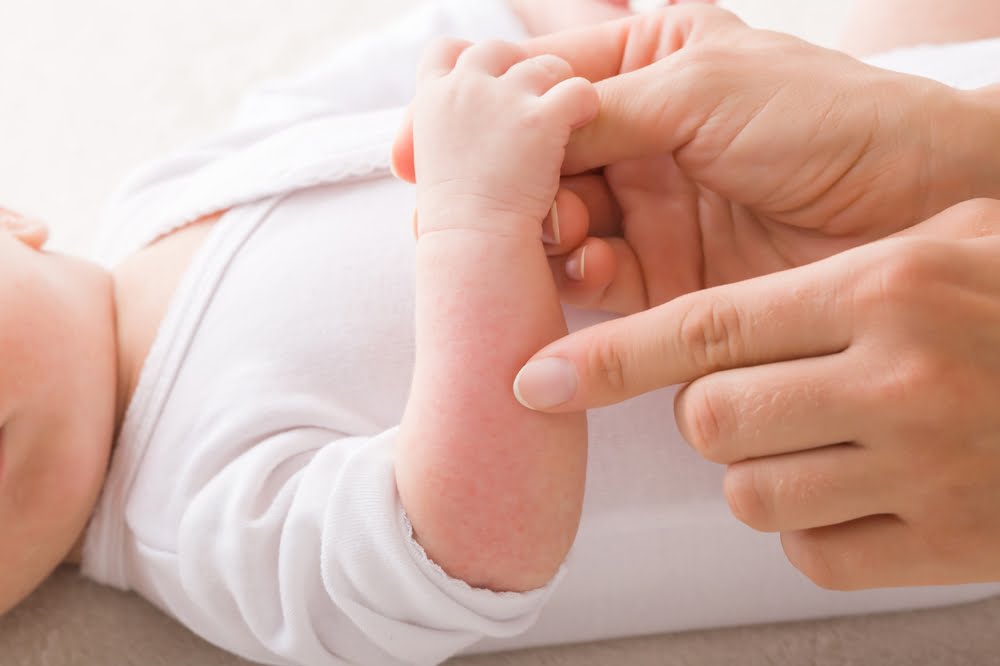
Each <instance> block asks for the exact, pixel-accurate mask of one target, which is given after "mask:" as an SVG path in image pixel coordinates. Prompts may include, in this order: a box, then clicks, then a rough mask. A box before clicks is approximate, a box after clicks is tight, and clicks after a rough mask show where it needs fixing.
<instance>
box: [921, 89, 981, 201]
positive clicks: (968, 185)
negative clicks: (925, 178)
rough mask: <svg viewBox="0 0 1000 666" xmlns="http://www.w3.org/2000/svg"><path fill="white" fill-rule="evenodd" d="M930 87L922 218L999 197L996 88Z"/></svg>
mask: <svg viewBox="0 0 1000 666" xmlns="http://www.w3.org/2000/svg"><path fill="white" fill-rule="evenodd" d="M935 88H936V91H935V95H936V97H937V99H936V100H935V102H934V103H932V104H930V105H929V108H931V109H932V110H933V111H932V115H931V116H930V117H928V118H926V119H925V122H928V123H929V124H930V125H931V128H932V129H931V131H932V136H933V140H932V141H931V143H930V147H931V150H932V151H933V154H932V155H931V156H930V163H931V164H932V169H931V170H930V176H931V177H930V181H929V183H928V187H929V188H930V190H931V191H930V192H929V193H928V199H927V201H928V204H929V205H930V206H931V208H932V209H931V210H927V211H925V212H926V213H927V215H926V217H930V216H932V215H936V214H937V213H939V212H941V211H942V210H944V209H946V208H949V207H951V206H953V205H955V204H957V203H961V202H962V201H967V200H969V199H978V198H991V199H1000V88H993V89H982V90H973V91H964V90H956V89H954V88H949V87H947V86H943V85H942V86H935ZM934 195H936V196H934Z"/></svg>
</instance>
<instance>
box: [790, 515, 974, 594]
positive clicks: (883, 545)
mask: <svg viewBox="0 0 1000 666" xmlns="http://www.w3.org/2000/svg"><path fill="white" fill-rule="evenodd" d="M781 545H782V547H783V548H784V550H785V555H786V557H788V561H789V562H791V563H792V565H793V566H794V567H795V568H796V569H798V570H799V571H801V572H802V573H804V574H805V575H806V576H807V577H808V578H810V579H811V580H812V581H813V582H814V583H816V584H817V585H819V586H820V587H823V588H827V589H830V590H844V591H849V590H862V589H867V588H874V587H903V586H910V585H948V584H954V583H963V582H968V580H961V579H958V578H955V579H949V578H948V577H946V576H944V575H943V574H942V573H941V572H940V571H937V570H936V569H935V567H934V564H935V559H934V558H933V557H932V556H931V554H929V553H928V552H927V551H928V545H927V542H926V540H925V539H923V538H921V535H920V534H919V533H918V532H916V531H915V530H913V529H911V528H910V526H909V525H908V524H907V523H906V522H905V521H903V520H902V519H900V518H899V517H897V516H892V515H879V516H870V517H867V518H862V519H859V520H854V521H851V522H848V523H842V524H840V525H831V526H828V527H820V528H816V529H810V530H804V531H799V532H786V533H784V534H782V535H781Z"/></svg>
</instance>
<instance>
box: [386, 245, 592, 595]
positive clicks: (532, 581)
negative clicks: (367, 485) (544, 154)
mask: <svg viewBox="0 0 1000 666" xmlns="http://www.w3.org/2000/svg"><path fill="white" fill-rule="evenodd" d="M416 281H417V313H416V317H417V322H416V324H417V361H416V368H415V372H414V378H413V385H412V389H411V394H410V400H409V403H408V406H407V410H406V415H405V417H404V420H403V425H402V429H401V434H400V436H401V440H400V446H399V450H398V454H397V459H396V477H397V482H398V485H399V491H400V495H401V498H402V501H403V504H404V506H405V507H406V510H407V513H408V515H409V518H410V521H411V523H412V524H413V526H414V532H415V535H416V538H417V540H418V541H419V542H420V544H421V545H422V546H423V547H424V549H425V550H426V551H427V553H428V555H429V556H430V557H431V559H433V560H434V561H435V562H437V563H438V564H439V565H440V566H441V567H442V568H443V569H444V570H445V571H446V572H448V573H449V574H450V575H452V576H454V577H456V578H460V579H463V580H465V581H467V582H469V583H470V584H471V585H473V586H477V587H486V588H490V589H496V590H513V591H523V590H529V589H533V588H537V587H540V586H542V585H544V584H545V583H546V582H547V581H548V580H549V579H550V578H551V577H552V576H553V575H554V574H555V572H556V571H557V570H558V567H559V565H560V564H561V562H562V560H563V559H564V558H565V556H566V553H567V552H568V550H569V548H570V546H571V544H572V541H573V538H574V536H575V534H576V528H577V525H578V521H579V515H580V510H581V507H582V501H583V488H584V481H585V470H586V446H587V441H586V439H587V433H586V417H585V416H584V415H582V414H580V415H560V416H552V415H543V414H538V413H533V412H531V411H529V410H527V409H525V408H524V407H522V406H521V405H520V404H519V403H518V402H517V401H516V400H515V398H514V395H513V392H512V389H511V387H512V385H513V381H514V377H515V375H516V373H517V371H518V370H519V368H520V367H521V365H522V364H523V363H524V361H525V360H527V359H528V358H530V357H531V355H532V354H533V353H535V352H536V351H537V350H538V349H541V348H542V347H544V346H545V345H546V344H548V343H549V342H551V341H553V340H555V339H557V338H559V337H562V336H563V335H565V334H566V324H565V320H564V317H563V314H562V310H561V307H560V306H559V300H558V296H557V293H556V290H555V286H554V283H553V280H552V276H551V273H550V271H549V266H548V262H547V260H546V257H545V253H544V250H543V249H542V246H541V243H540V242H539V241H538V240H537V237H536V238H534V239H533V238H532V237H531V234H525V233H523V231H522V232H521V233H518V234H512V235H509V236H508V235H495V234H490V233H487V232H482V231H475V230H447V231H439V232H435V233H430V234H427V235H425V236H423V237H422V238H421V239H420V241H419V243H418V248H417V278H416Z"/></svg>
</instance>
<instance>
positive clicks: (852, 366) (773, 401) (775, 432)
mask: <svg viewBox="0 0 1000 666" xmlns="http://www.w3.org/2000/svg"><path fill="white" fill-rule="evenodd" d="M855 356H856V355H852V353H851V352H850V351H848V352H846V353H843V354H833V355H830V356H820V357H812V358H804V359H798V360H794V361H785V362H782V363H771V364H768V365H759V366H755V367H750V368H736V369H734V370H725V371H723V372H716V373H714V374H711V375H708V376H707V377H701V378H699V379H696V380H694V381H693V382H691V383H690V384H688V385H687V386H685V387H684V388H683V389H682V390H681V392H680V393H678V394H677V399H676V400H675V402H674V412H675V414H676V418H677V427H678V428H679V430H680V432H681V434H682V435H684V438H685V439H686V440H687V441H688V442H689V443H690V444H691V446H693V447H694V448H695V449H696V450H697V451H698V453H699V454H701V456H702V457H703V458H706V459H707V460H710V461H712V462H716V463H719V464H722V465H730V464H733V463H736V462H739V461H742V460H747V459H750V458H761V457H764V456H773V455H780V454H785V453H793V452H795V451H804V450H807V449H815V448H820V447H824V446H827V445H830V444H838V443H841V442H854V441H859V440H862V439H863V438H864V436H865V434H866V433H864V432H863V430H862V425H861V424H862V423H864V419H859V414H864V413H865V411H866V408H867V409H870V406H871V402H870V399H869V396H867V393H866V391H865V381H866V380H865V377H864V376H862V375H860V374H859V373H858V372H857V370H856V368H858V367H861V366H862V365H864V363H863V362H859V360H858V359H856V358H854V357H855Z"/></svg>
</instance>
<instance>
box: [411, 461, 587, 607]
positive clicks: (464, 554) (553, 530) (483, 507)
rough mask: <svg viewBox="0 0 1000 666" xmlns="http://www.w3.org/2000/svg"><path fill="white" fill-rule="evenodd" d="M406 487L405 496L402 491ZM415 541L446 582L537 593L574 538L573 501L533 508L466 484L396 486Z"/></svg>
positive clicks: (576, 521) (576, 508)
mask: <svg viewBox="0 0 1000 666" xmlns="http://www.w3.org/2000/svg"><path fill="white" fill-rule="evenodd" d="M404 489H405V490H404ZM400 492H401V496H402V499H403V506H404V507H405V509H406V512H407V515H408V517H409V519H410V523H411V524H412V525H413V534H414V538H415V539H416V541H417V543H419V544H420V546H421V547H422V548H423V549H424V551H425V552H426V553H427V556H428V557H429V558H430V559H431V560H432V561H433V562H434V563H435V564H437V565H438V566H440V567H441V568H442V569H443V570H444V571H445V573H447V574H448V575H449V576H451V577H452V578H456V579H459V580H463V581H465V582H466V583H468V584H469V585H471V586H472V587H477V588H484V589H490V590H495V591H498V592H527V591H530V590H534V589H538V588H541V587H544V586H545V585H546V584H547V583H548V582H549V581H551V580H552V578H554V577H555V575H556V574H557V573H558V572H559V569H560V567H561V566H562V563H563V561H564V560H565V559H566V555H567V554H568V553H569V549H570V547H571V546H572V544H573V540H574V538H575V536H576V530H577V527H578V526H579V520H580V510H579V505H578V503H577V502H575V501H572V502H570V501H567V502H561V501H558V500H557V501H552V502H549V503H548V505H547V506H544V507H540V506H532V505H531V504H530V503H525V502H523V501H519V500H518V499H516V498H513V497H504V498H502V499H501V498H500V497H498V496H497V495H491V494H489V493H485V494H484V493H483V492H482V489H481V488H476V487H475V484H474V483H472V484H470V487H469V488H468V489H467V491H466V492H461V493H457V494H456V488H455V487H454V485H452V486H450V487H448V489H447V491H443V489H441V488H440V487H436V486H435V484H433V483H426V479H425V480H424V483H420V484H417V485H416V486H410V485H408V484H406V483H403V484H401V487H400Z"/></svg>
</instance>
